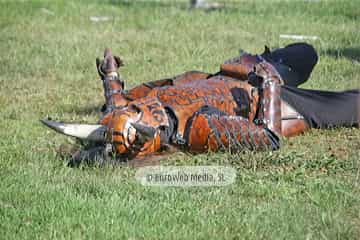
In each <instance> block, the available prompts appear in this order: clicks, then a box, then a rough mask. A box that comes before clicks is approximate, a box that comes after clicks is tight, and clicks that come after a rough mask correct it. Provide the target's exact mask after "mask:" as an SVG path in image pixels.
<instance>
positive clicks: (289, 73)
mask: <svg viewBox="0 0 360 240" xmlns="http://www.w3.org/2000/svg"><path fill="white" fill-rule="evenodd" d="M261 56H262V57H263V58H265V60H267V61H268V62H270V63H271V64H272V65H274V67H275V68H276V70H277V71H278V72H279V74H280V75H281V77H282V79H283V80H284V82H285V84H286V85H289V86H299V85H300V84H302V83H304V82H306V80H307V79H308V78H309V77H310V74H311V72H312V70H313V68H314V67H315V65H316V63H317V61H318V55H317V53H316V51H315V49H314V47H313V46H311V45H309V44H307V43H293V44H290V45H287V46H286V47H284V48H279V49H275V50H274V51H271V52H270V51H265V52H264V53H263V54H261Z"/></svg>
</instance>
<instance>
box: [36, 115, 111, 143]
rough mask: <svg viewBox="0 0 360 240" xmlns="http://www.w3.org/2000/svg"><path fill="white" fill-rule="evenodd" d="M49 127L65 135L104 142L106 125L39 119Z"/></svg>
mask: <svg viewBox="0 0 360 240" xmlns="http://www.w3.org/2000/svg"><path fill="white" fill-rule="evenodd" d="M40 121H41V122H42V123H43V124H45V125H46V126H48V127H49V128H51V129H53V130H55V131H57V132H59V133H62V134H64V135H67V136H72V137H76V138H80V139H85V140H89V141H96V142H105V134H106V131H107V126H105V125H100V124H93V125H91V124H71V123H61V122H55V121H52V120H50V119H43V120H40Z"/></svg>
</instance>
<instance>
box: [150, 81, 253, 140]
mask: <svg viewBox="0 0 360 240" xmlns="http://www.w3.org/2000/svg"><path fill="white" fill-rule="evenodd" d="M232 88H241V89H245V90H246V91H247V92H248V94H251V91H252V90H251V89H252V87H251V86H250V85H249V84H248V83H246V82H242V81H236V80H235V79H233V80H225V79H223V78H221V77H219V76H216V77H212V78H209V79H204V80H201V81H199V80H196V81H192V82H189V83H187V84H183V85H179V86H173V87H165V88H159V89H154V90H153V91H152V92H150V93H149V96H154V97H157V98H158V99H159V101H160V102H162V104H163V106H166V107H169V108H171V109H172V111H173V112H174V113H175V115H176V117H177V120H178V129H177V130H178V134H179V135H180V136H181V137H183V136H184V132H185V129H186V123H187V121H188V120H189V119H190V118H191V117H192V116H193V115H194V113H196V112H197V111H198V110H199V109H200V108H201V107H202V106H205V105H209V106H212V107H215V108H217V109H219V110H220V111H223V112H225V113H227V114H229V115H236V113H235V109H236V108H237V104H236V102H235V101H234V98H233V96H232V94H231V89H232Z"/></svg>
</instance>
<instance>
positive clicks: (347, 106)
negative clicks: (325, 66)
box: [42, 43, 360, 163]
mask: <svg viewBox="0 0 360 240" xmlns="http://www.w3.org/2000/svg"><path fill="white" fill-rule="evenodd" d="M317 60H318V57H317V53H316V51H315V49H314V48H313V47H312V46H311V45H309V44H306V43H295V44H291V45H288V46H286V47H284V48H280V49H276V50H274V51H270V49H269V48H267V47H265V51H264V53H262V54H260V55H252V54H248V53H245V52H243V53H242V54H241V55H240V56H239V57H236V58H234V59H230V60H227V61H225V62H224V63H223V64H221V65H220V71H219V72H217V73H214V74H209V73H204V72H199V71H190V72H186V73H183V74H181V75H178V76H175V77H173V78H167V79H161V80H157V81H152V82H147V83H144V84H141V85H139V86H136V87H134V88H132V89H129V90H127V91H126V90H125V89H124V81H123V79H122V78H121V76H120V75H119V73H118V70H119V68H120V67H121V66H123V62H122V60H121V59H120V58H119V57H116V56H113V54H112V53H111V51H110V50H109V49H106V50H105V53H104V59H103V60H99V59H97V69H98V72H99V75H100V77H101V80H102V83H103V88H104V95H105V105H104V106H103V109H102V113H103V116H102V118H101V119H100V121H99V124H93V125H91V124H85V125H84V124H67V123H61V122H56V121H52V120H51V119H44V120H42V122H43V123H44V124H45V125H47V126H48V127H50V128H52V129H54V130H56V131H58V132H60V133H62V134H65V135H69V136H73V137H76V138H80V139H85V140H88V141H90V142H93V143H94V144H92V145H91V148H89V149H85V150H81V151H78V152H77V153H76V154H74V155H73V157H72V162H75V163H80V162H81V161H83V160H84V159H95V158H101V159H108V158H109V156H112V157H114V159H116V160H117V161H130V160H133V159H139V158H142V159H145V160H146V159H147V158H149V157H150V156H153V155H154V154H162V155H166V154H169V153H171V152H173V151H174V150H175V151H186V152H190V153H194V154H195V153H203V152H207V151H214V152H216V151H230V152H232V153H235V152H239V151H242V150H243V149H251V150H277V149H279V148H280V140H281V137H291V136H296V135H299V134H301V133H303V132H304V131H306V130H308V129H310V128H330V127H340V126H349V127H351V126H358V125H359V109H358V107H359V99H360V97H359V96H360V94H359V93H360V92H359V90H349V91H344V92H329V91H319V90H307V89H301V88H298V86H299V85H300V84H302V83H304V82H305V81H307V79H308V78H309V76H310V74H311V72H312V70H313V68H314V66H315V65H316V63H317ZM99 156H100V157H99Z"/></svg>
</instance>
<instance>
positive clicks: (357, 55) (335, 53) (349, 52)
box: [324, 47, 360, 62]
mask: <svg viewBox="0 0 360 240" xmlns="http://www.w3.org/2000/svg"><path fill="white" fill-rule="evenodd" d="M324 54H325V55H328V56H330V57H334V58H341V57H344V58H347V59H349V60H352V61H358V62H360V47H351V48H341V49H328V50H325V51H324Z"/></svg>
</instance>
